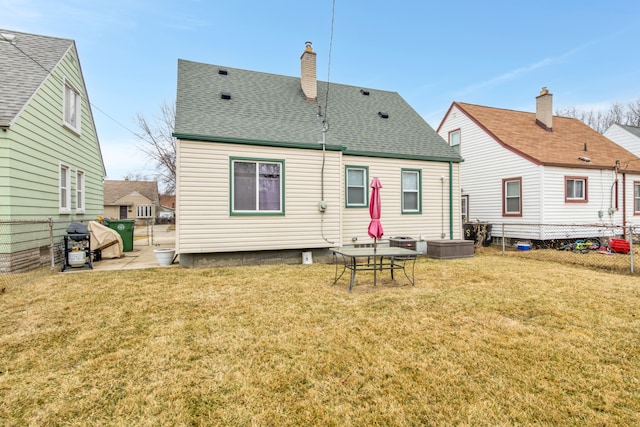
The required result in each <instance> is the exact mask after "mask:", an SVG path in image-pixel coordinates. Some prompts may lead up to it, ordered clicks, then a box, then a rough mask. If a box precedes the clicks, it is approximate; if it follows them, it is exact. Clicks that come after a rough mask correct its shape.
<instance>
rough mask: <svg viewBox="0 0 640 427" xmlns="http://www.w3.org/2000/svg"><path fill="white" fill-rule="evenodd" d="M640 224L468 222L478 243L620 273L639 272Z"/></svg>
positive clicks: (505, 252)
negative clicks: (636, 262)
mask: <svg viewBox="0 0 640 427" xmlns="http://www.w3.org/2000/svg"><path fill="white" fill-rule="evenodd" d="M639 236H640V225H626V226H618V225H584V224H581V225H576V224H514V223H510V224H487V223H469V224H465V238H466V239H471V240H475V242H476V243H475V244H476V246H488V245H489V244H492V245H497V246H498V247H500V248H502V254H503V255H504V256H514V257H523V258H530V259H537V260H542V261H553V262H561V263H568V264H576V265H582V266H585V267H588V268H596V269H602V270H607V271H611V272H616V273H627V274H629V273H631V274H633V273H635V274H638V271H637V270H638V269H637V268H635V266H634V262H635V261H636V260H637V259H638V255H639V254H640V244H639V241H638V237H639Z"/></svg>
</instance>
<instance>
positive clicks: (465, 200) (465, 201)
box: [460, 194, 469, 224]
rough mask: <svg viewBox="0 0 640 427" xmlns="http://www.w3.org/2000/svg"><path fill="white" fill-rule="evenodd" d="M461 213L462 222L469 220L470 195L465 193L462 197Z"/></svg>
mask: <svg viewBox="0 0 640 427" xmlns="http://www.w3.org/2000/svg"><path fill="white" fill-rule="evenodd" d="M460 213H461V215H462V223H463V224H464V223H467V222H469V195H468V194H464V195H463V196H462V197H461V198H460Z"/></svg>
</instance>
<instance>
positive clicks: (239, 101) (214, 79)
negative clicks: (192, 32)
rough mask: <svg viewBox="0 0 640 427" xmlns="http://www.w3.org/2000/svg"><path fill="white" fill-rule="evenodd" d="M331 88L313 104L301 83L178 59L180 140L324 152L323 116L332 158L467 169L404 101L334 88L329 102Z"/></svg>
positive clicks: (320, 91) (321, 88) (320, 90)
mask: <svg viewBox="0 0 640 427" xmlns="http://www.w3.org/2000/svg"><path fill="white" fill-rule="evenodd" d="M221 70H223V71H222V72H221ZM327 85H328V83H327V82H321V81H318V82H317V100H316V102H309V101H307V100H306V98H305V96H304V94H303V92H302V89H301V85H300V78H299V77H288V76H282V75H276V74H268V73H262V72H256V71H248V70H242V69H236V68H230V67H225V66H219V65H211V64H203V63H198V62H192V61H187V60H182V59H180V60H179V61H178V93H177V100H176V120H175V133H174V136H176V137H177V138H180V139H186V140H204V141H217V142H229V143H248V144H257V145H271V146H283V147H296V148H311V149H318V148H319V147H320V144H318V141H320V140H321V139H322V125H323V123H322V119H319V118H318V117H317V115H318V112H321V113H322V114H323V115H326V119H327V121H328V123H329V130H328V131H327V132H326V147H327V150H342V151H343V152H344V153H345V154H352V155H364V156H372V157H389V158H405V159H419V160H435V161H453V162H459V161H462V159H461V157H460V156H459V154H458V153H457V152H456V151H455V150H453V149H452V148H451V147H450V146H449V144H447V143H446V142H445V141H444V140H443V139H442V138H441V137H440V136H439V135H438V134H437V133H436V132H435V130H434V129H433V128H431V127H430V126H429V124H428V123H427V122H426V121H425V120H424V119H423V118H422V117H421V116H420V115H419V114H418V113H417V112H416V111H415V110H413V108H411V107H410V106H409V105H408V104H407V103H406V101H405V100H404V99H403V98H402V97H401V96H400V95H399V94H398V93H395V92H388V91H382V90H374V89H369V88H362V87H358V86H348V85H342V84H337V83H331V84H329V92H328V102H327ZM223 92H224V93H225V94H226V95H225V97H226V98H228V99H223V96H222V93H223ZM325 106H326V109H327V111H324V109H325ZM319 108H320V110H319Z"/></svg>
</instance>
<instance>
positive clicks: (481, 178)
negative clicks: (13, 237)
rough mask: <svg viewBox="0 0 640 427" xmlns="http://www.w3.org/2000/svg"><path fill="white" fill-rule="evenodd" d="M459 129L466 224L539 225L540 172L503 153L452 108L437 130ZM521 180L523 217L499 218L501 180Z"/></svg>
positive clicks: (496, 143)
mask: <svg viewBox="0 0 640 427" xmlns="http://www.w3.org/2000/svg"><path fill="white" fill-rule="evenodd" d="M455 129H460V149H461V151H460V153H461V155H462V157H463V158H464V162H463V163H462V164H461V166H460V175H461V178H460V180H461V184H460V186H461V188H462V194H464V195H469V221H470V222H475V221H477V220H479V221H482V222H489V223H510V222H511V223H516V222H517V223H522V222H539V221H541V219H542V218H541V206H542V199H541V194H540V179H541V168H540V167H539V166H537V165H535V164H533V163H531V162H530V161H528V160H526V159H524V158H522V157H521V156H519V155H517V154H515V153H514V152H512V151H510V150H507V149H505V148H504V147H503V146H502V145H501V144H499V143H498V142H496V141H495V140H494V139H493V138H492V137H490V136H489V135H488V134H487V133H486V132H485V131H484V130H483V129H482V128H480V127H479V126H478V125H477V124H475V123H474V122H473V121H471V120H470V119H469V118H468V117H467V116H466V115H465V114H464V113H462V112H461V111H459V110H458V109H457V108H455V107H454V108H453V109H452V110H451V112H450V113H449V115H448V116H447V117H446V118H445V121H444V122H443V123H442V125H441V126H440V129H439V134H440V136H442V137H443V138H444V139H445V141H448V135H449V131H451V130H455ZM508 178H522V217H504V216H503V215H502V197H503V196H502V180H503V179H508Z"/></svg>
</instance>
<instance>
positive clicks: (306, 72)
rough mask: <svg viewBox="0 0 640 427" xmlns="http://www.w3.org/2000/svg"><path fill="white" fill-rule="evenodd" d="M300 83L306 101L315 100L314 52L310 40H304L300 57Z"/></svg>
mask: <svg viewBox="0 0 640 427" xmlns="http://www.w3.org/2000/svg"><path fill="white" fill-rule="evenodd" d="M300 85H301V86H302V92H303V93H304V96H305V98H306V99H307V102H316V98H317V97H318V85H317V83H316V53H315V52H314V51H313V49H312V48H311V42H305V49H304V52H303V53H302V56H301V57H300Z"/></svg>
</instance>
